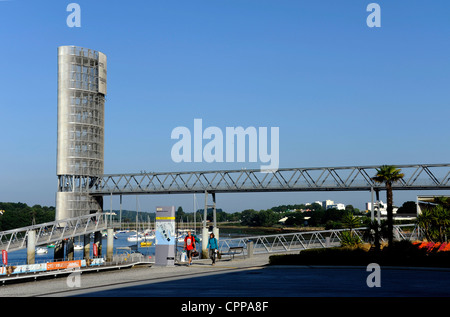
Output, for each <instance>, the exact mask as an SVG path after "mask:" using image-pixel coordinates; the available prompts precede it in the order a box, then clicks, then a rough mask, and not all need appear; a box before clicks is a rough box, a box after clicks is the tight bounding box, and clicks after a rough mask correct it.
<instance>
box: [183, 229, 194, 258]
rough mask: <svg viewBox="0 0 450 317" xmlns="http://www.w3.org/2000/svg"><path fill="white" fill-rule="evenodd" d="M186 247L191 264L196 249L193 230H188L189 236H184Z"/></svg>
mask: <svg viewBox="0 0 450 317" xmlns="http://www.w3.org/2000/svg"><path fill="white" fill-rule="evenodd" d="M184 249H185V250H186V255H187V257H188V265H191V262H192V252H194V251H195V250H196V245H195V238H194V236H193V235H191V231H188V234H187V236H186V237H185V238H184Z"/></svg>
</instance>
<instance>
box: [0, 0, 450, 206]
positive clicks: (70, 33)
mask: <svg viewBox="0 0 450 317" xmlns="http://www.w3.org/2000/svg"><path fill="white" fill-rule="evenodd" d="M70 2H76V3H78V4H79V5H80V7H81V27H80V28H69V27H68V26H67V25H66V18H67V16H68V15H69V12H66V7H67V5H68V4H69V3H70ZM370 2H377V3H378V4H379V5H380V6H381V21H382V22H381V23H382V25H381V28H369V27H368V26H367V25H366V18H367V16H368V14H369V13H368V12H366V7H367V5H368V4H369V3H370ZM449 17H450V2H448V1H447V0H433V1H426V2H425V1H418V0H410V1H406V0H395V1H392V0H390V1H369V0H340V1H336V0H314V1H312V0H311V1H310V0H308V1H307V0H295V1H294V0H276V1H275V0H227V1H219V0H208V1H200V0H194V1H178V0H171V1H153V0H152V1H143V0H136V1H106V0H96V1H81V0H79V1H61V0H58V1H56V0H41V1H31V0H28V1H26V0H11V1H0V45H1V48H2V49H1V50H0V74H1V76H0V96H1V99H0V117H1V123H2V127H1V129H2V130H1V132H2V133H1V137H0V146H1V149H2V154H1V156H0V180H1V181H0V201H15V202H17V201H21V202H26V203H28V204H31V205H33V204H41V205H54V203H55V191H56V186H57V178H56V131H57V130H56V129H57V125H56V119H57V100H56V98H57V91H56V88H57V76H56V75H57V73H56V72H57V47H58V46H61V45H77V46H82V47H87V48H92V49H96V50H99V51H102V52H104V53H105V54H106V55H107V58H108V95H107V103H106V107H105V111H106V114H105V119H106V124H105V173H131V172H139V171H141V170H146V171H177V170H213V169H235V168H237V169H240V168H259V165H260V164H259V163H258V164H255V163H214V164H208V163H174V162H173V161H172V159H171V156H170V153H171V148H172V146H173V144H174V143H175V141H174V140H172V139H171V138H170V134H171V131H172V130H173V129H174V128H175V127H177V126H186V127H188V128H191V129H193V120H194V118H201V119H202V120H203V125H204V127H208V126H217V127H219V128H222V129H224V130H225V127H227V126H232V127H236V126H243V127H248V126H254V127H279V128H280V153H279V155H280V167H311V166H352V165H372V164H410V163H447V162H448V157H449V156H450V148H449V147H448V146H446V141H447V140H448V137H449V135H450V132H449V128H448V115H449V114H450V111H449V106H450V102H449V100H450V88H449V83H450V58H449V56H450V54H449V53H450V18H449ZM416 194H417V193H415V192H405V193H403V192H402V193H398V194H397V195H396V201H395V202H396V203H397V204H401V203H402V202H403V201H405V200H415V196H416ZM383 196H384V195H382V198H384V197H383ZM325 199H334V200H335V201H339V202H343V203H346V204H353V205H355V206H356V207H358V208H363V207H364V205H363V204H364V202H366V201H368V200H369V199H370V194H369V193H295V194H293V193H286V194H252V195H244V194H236V195H231V194H230V195H221V196H218V203H219V207H222V208H224V209H225V210H227V211H241V210H243V209H246V208H254V209H264V208H269V207H271V206H275V205H279V204H284V203H301V202H310V201H314V200H325ZM117 201H118V199H116V198H114V202H113V204H114V208H115V207H116V205H117ZM126 201H127V202H126V204H127V206H128V207H129V208H134V207H135V206H136V200H135V198H134V197H128V198H126ZM139 203H140V208H141V209H147V210H151V211H153V210H154V206H155V205H165V204H173V205H177V206H178V205H182V206H183V207H184V208H185V209H190V208H191V207H192V196H191V195H182V196H151V197H148V196H147V197H140V198H139ZM105 208H109V200H108V202H107V203H106V204H105Z"/></svg>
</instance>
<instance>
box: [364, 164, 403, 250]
mask: <svg viewBox="0 0 450 317" xmlns="http://www.w3.org/2000/svg"><path fill="white" fill-rule="evenodd" d="M404 176H405V175H404V174H403V173H402V172H401V170H400V169H398V168H396V167H395V166H393V165H383V166H381V167H380V168H377V173H376V175H375V176H374V177H372V179H373V180H374V181H375V182H377V183H381V184H384V185H385V187H386V200H387V208H386V211H387V224H388V243H389V245H392V242H393V241H394V233H393V231H394V216H393V205H394V198H393V193H392V184H394V183H396V182H398V181H400V180H402V179H403V177H404Z"/></svg>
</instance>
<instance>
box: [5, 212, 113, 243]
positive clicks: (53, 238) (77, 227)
mask: <svg viewBox="0 0 450 317" xmlns="http://www.w3.org/2000/svg"><path fill="white" fill-rule="evenodd" d="M109 217H110V215H108V214H107V213H96V214H91V215H85V216H80V217H75V218H68V219H62V220H58V221H52V222H46V223H42V224H38V225H34V226H29V227H23V228H19V229H13V230H8V231H1V232H0V249H1V250H6V251H15V250H20V249H24V248H26V247H27V237H28V235H29V232H30V231H35V232H36V238H35V239H36V240H35V243H36V245H37V246H38V245H47V244H50V243H54V242H59V241H61V240H64V239H67V238H73V237H77V236H80V235H84V234H90V233H92V232H98V231H101V230H105V229H107V226H108V221H110V220H109V219H108V218H109Z"/></svg>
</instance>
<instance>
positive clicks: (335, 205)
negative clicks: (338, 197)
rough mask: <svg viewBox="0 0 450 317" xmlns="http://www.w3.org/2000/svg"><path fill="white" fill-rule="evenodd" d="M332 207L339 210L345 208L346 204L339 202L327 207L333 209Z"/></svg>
mask: <svg viewBox="0 0 450 317" xmlns="http://www.w3.org/2000/svg"><path fill="white" fill-rule="evenodd" d="M331 208H335V209H337V210H345V205H344V204H341V203H338V204H334V205H328V206H327V209H331Z"/></svg>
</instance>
